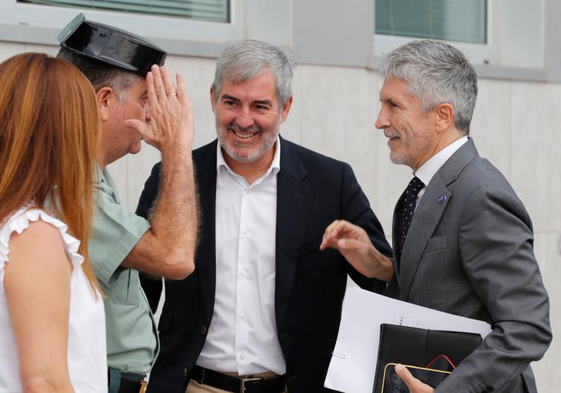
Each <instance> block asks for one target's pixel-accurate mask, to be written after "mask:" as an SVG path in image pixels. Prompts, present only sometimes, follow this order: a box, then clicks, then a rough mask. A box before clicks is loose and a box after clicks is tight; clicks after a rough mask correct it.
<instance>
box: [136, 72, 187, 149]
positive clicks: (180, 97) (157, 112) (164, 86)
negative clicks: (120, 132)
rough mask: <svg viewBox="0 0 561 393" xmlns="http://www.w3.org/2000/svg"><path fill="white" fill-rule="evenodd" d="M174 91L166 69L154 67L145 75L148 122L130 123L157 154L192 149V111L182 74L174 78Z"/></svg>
mask: <svg viewBox="0 0 561 393" xmlns="http://www.w3.org/2000/svg"><path fill="white" fill-rule="evenodd" d="M176 80H177V87H176V86H175V84H174V83H173V80H172V78H171V76H170V74H169V71H168V70H167V69H166V68H165V67H158V66H157V65H153V66H152V68H151V71H150V72H149V73H148V75H146V83H147V84H148V103H149V105H150V120H149V121H148V122H147V123H144V122H142V121H140V120H136V119H129V120H127V121H126V122H125V124H126V125H127V126H128V127H132V128H134V129H136V130H137V131H138V132H139V133H140V135H141V136H142V139H144V141H145V142H146V143H148V144H150V145H152V146H154V147H155V148H157V149H158V150H160V151H161V150H162V149H165V148H167V147H168V146H170V147H174V146H175V147H178V146H182V147H184V146H185V144H187V145H188V147H190V146H191V144H192V143H193V139H194V128H195V122H194V119H193V109H192V107H191V102H190V101H189V97H188V95H187V91H186V88H185V81H184V79H183V76H182V75H181V74H177V75H176Z"/></svg>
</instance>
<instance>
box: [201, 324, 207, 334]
mask: <svg viewBox="0 0 561 393" xmlns="http://www.w3.org/2000/svg"><path fill="white" fill-rule="evenodd" d="M201 334H202V335H203V336H204V335H205V334H206V326H205V325H201Z"/></svg>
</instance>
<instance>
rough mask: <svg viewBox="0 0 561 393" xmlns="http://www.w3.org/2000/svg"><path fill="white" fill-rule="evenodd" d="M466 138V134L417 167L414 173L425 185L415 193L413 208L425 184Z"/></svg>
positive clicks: (418, 200) (423, 190)
mask: <svg viewBox="0 0 561 393" xmlns="http://www.w3.org/2000/svg"><path fill="white" fill-rule="evenodd" d="M468 140H469V138H468V137H467V135H466V136H463V137H461V138H460V139H458V140H457V141H454V142H453V143H451V144H449V145H448V146H446V147H445V148H444V149H442V150H440V151H439V152H438V153H436V154H435V155H434V156H432V157H431V158H430V159H429V160H428V161H427V162H425V163H424V164H423V165H422V166H421V167H420V168H419V169H417V172H415V173H414V174H415V176H417V177H418V178H419V180H421V181H422V182H423V184H424V185H425V186H424V187H423V188H422V189H421V191H419V194H418V195H417V205H416V206H415V210H417V206H419V202H420V201H421V198H422V197H423V194H424V193H425V189H426V188H427V185H428V184H429V183H430V181H431V179H432V178H433V176H434V175H436V172H438V170H439V169H440V168H442V165H444V164H445V163H446V161H448V159H450V157H452V155H453V154H454V153H455V152H456V151H458V149H459V148H460V147H462V145H463V144H464V143H467V141H468Z"/></svg>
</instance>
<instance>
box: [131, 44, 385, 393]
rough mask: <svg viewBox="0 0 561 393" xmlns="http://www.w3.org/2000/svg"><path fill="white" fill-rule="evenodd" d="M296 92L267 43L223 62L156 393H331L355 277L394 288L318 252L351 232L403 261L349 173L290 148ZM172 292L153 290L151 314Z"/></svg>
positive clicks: (155, 284) (155, 285) (156, 285)
mask: <svg viewBox="0 0 561 393" xmlns="http://www.w3.org/2000/svg"><path fill="white" fill-rule="evenodd" d="M291 80H292V65H291V62H290V61H289V60H288V59H287V57H286V55H285V54H284V53H283V52H282V51H281V50H280V49H278V48H276V47H274V46H272V45H269V44H266V43H262V42H258V41H243V42H238V43H234V44H233V45H230V46H229V47H228V48H227V49H226V50H225V51H224V52H223V54H222V55H221V57H220V58H219V59H218V63H217V71H216V76H215V81H214V83H213V86H212V88H211V103H212V106H213V111H214V113H215V116H216V126H217V134H218V140H215V141H214V142H212V143H210V144H208V145H206V146H203V147H201V148H199V149H197V150H195V151H194V152H193V159H194V163H195V168H196V177H197V179H198V185H199V193H200V198H199V199H200V201H201V206H200V211H201V216H202V222H201V226H200V236H199V237H200V244H199V247H198V250H197V257H196V270H195V272H194V273H193V274H192V275H191V276H189V277H188V278H187V279H186V280H183V281H178V282H166V283H165V304H164V306H163V311H162V315H161V318H160V322H159V333H160V340H161V351H160V355H159V357H158V360H157V361H156V364H155V366H154V368H153V369H152V372H151V375H150V381H149V386H148V392H166V393H184V392H185V391H187V392H189V393H190V392H203V391H204V392H223V391H229V392H239V391H244V390H243V388H246V389H247V390H246V391H247V392H263V393H266V392H270V393H278V392H284V391H286V390H288V392H291V393H293V392H301V393H310V392H321V391H327V389H324V388H323V383H324V380H325V376H326V373H327V368H328V365H329V361H330V359H331V352H332V350H333V348H334V346H335V341H336V336H337V331H338V328H339V323H340V314H341V306H342V301H343V296H344V294H345V288H346V284H347V274H350V275H351V277H352V278H353V280H354V281H355V282H356V283H358V284H359V285H360V286H362V287H364V288H367V289H370V290H382V289H384V288H385V286H386V284H385V283H383V282H381V281H379V280H375V279H367V278H366V277H364V276H363V275H361V274H360V273H359V272H357V271H356V270H355V269H354V268H352V267H351V266H350V265H349V264H348V263H347V262H346V261H345V259H344V258H343V257H342V256H341V255H340V254H339V253H338V252H337V251H335V250H329V251H327V252H325V251H324V252H322V251H320V250H319V246H320V243H321V240H322V236H323V232H324V230H325V228H326V227H327V225H328V224H329V223H331V222H332V221H333V220H335V219H345V220H348V221H350V222H353V223H356V224H357V225H360V226H361V227H363V228H364V229H365V231H366V233H367V236H368V237H369V239H370V241H372V242H373V243H374V244H375V245H376V247H377V249H379V250H380V251H381V252H382V253H384V255H386V256H388V257H389V256H391V249H390V247H389V244H388V243H387V242H386V240H385V238H384V233H383V230H382V228H381V225H380V223H379V222H378V220H377V218H376V216H375V215H374V213H373V212H372V210H371V208H370V206H369V203H368V200H367V198H366V196H365V195H364V193H363V192H362V190H361V188H360V186H359V184H358V182H357V180H356V178H355V176H354V174H353V171H352V169H351V168H350V166H349V165H347V164H345V163H342V162H339V161H336V160H333V159H331V158H328V157H325V156H322V155H320V154H318V153H315V152H313V151H310V150H308V149H305V148H303V147H300V146H298V145H296V144H294V143H291V142H289V141H286V140H284V139H282V138H280V137H279V136H278V130H279V127H280V124H281V123H282V122H283V121H284V120H285V119H286V117H287V116H288V113H289V111H290V106H291V104H292V92H291V87H290V86H291ZM160 171H161V167H160V164H157V165H156V166H155V167H154V169H153V171H152V174H151V176H150V178H149V179H148V181H147V182H146V186H145V189H144V192H143V194H142V196H141V199H140V203H139V207H138V211H137V212H138V213H139V214H140V215H143V216H147V215H148V214H149V210H150V208H151V206H152V204H153V203H154V199H155V197H156V195H157V190H158V188H159V186H160V185H159V179H160V176H159V174H160ZM250 197H251V198H255V199H247V198H250ZM156 203H157V201H156ZM247 237H251V238H253V239H254V241H253V242H252V240H249V241H248V240H247ZM261 270H264V271H265V273H262V271H261ZM161 287H162V284H161V281H153V280H149V279H145V280H144V288H145V290H146V293H147V294H148V297H149V298H150V302H151V304H152V306H153V307H155V306H156V305H157V303H158V299H159V296H160V292H161ZM248 293H249V294H250V295H249V296H247V294H248ZM252 305H253V307H251V306H252ZM252 312H253V314H252ZM248 326H249V327H248ZM186 389H187V390H186Z"/></svg>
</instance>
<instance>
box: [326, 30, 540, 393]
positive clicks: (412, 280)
mask: <svg viewBox="0 0 561 393" xmlns="http://www.w3.org/2000/svg"><path fill="white" fill-rule="evenodd" d="M381 74H382V76H383V78H384V85H383V87H382V90H381V91H380V101H381V110H380V115H379V117H378V120H377V122H376V127H377V128H379V129H383V130H384V134H385V136H386V137H387V138H389V141H388V145H389V147H390V150H391V155H390V158H391V160H392V161H393V162H394V163H397V164H405V165H408V166H409V167H411V169H413V171H414V174H415V177H414V180H412V181H411V183H410V186H408V187H407V190H406V191H405V192H404V193H403V195H402V196H401V198H400V199H399V201H398V202H397V205H396V208H395V212H394V220H393V247H394V251H395V258H394V259H393V261H392V262H393V264H394V271H395V274H394V275H393V279H392V281H391V283H390V285H389V287H388V293H390V294H393V295H394V296H396V297H398V298H399V299H401V300H405V301H408V302H411V303H415V304H419V305H421V306H425V307H429V308H432V309H436V310H440V311H445V312H448V313H452V314H456V315H461V316H464V317H469V318H475V319H479V320H484V321H487V322H488V323H490V324H491V326H492V329H493V330H492V332H491V333H490V334H489V335H488V336H487V337H486V338H485V339H484V340H483V342H482V344H481V345H480V346H479V347H478V348H477V349H476V350H475V351H474V352H473V353H472V354H471V355H470V356H468V357H467V358H466V359H465V360H464V361H463V362H462V363H461V364H460V365H459V366H458V367H457V368H456V369H455V370H454V371H453V372H452V374H451V375H450V376H449V377H448V378H446V379H445V380H444V382H442V384H441V385H439V386H438V387H437V388H436V389H434V391H436V392H454V393H463V392H466V393H467V392H473V393H476V392H477V393H479V392H495V393H497V392H505V393H518V392H532V393H534V392H536V391H537V390H536V384H535V381H534V376H533V374H532V370H531V368H530V366H529V364H530V362H532V361H535V360H539V359H540V358H541V357H542V356H543V354H544V353H545V351H546V350H547V348H548V346H549V344H550V341H551V327H550V323H549V301H548V296H547V293H546V290H545V288H544V286H543V282H542V278H541V275H540V271H539V268H538V264H537V262H536V259H535V256H534V253H533V233H532V223H531V221H530V217H529V216H528V213H527V212H526V209H525V208H524V205H523V204H522V202H521V201H520V199H518V197H517V196H516V194H515V192H514V190H513V189H512V188H511V186H510V185H509V183H508V181H507V180H506V179H505V178H504V176H503V175H502V174H501V173H500V172H499V171H498V170H497V169H496V168H495V167H494V166H493V165H491V164H490V163H489V161H487V160H486V159H484V158H481V157H480V156H479V154H478V153H477V150H476V148H475V145H474V142H473V140H472V139H470V138H469V137H468V133H469V126H470V121H471V118H472V114H473V110H474V107H475V101H476V98H477V75H476V73H475V70H474V69H473V67H472V66H471V64H470V63H469V62H468V61H467V59H466V58H465V57H464V55H463V54H462V53H461V52H459V51H458V50H457V49H455V48H453V47H452V46H450V45H448V44H445V43H441V42H436V41H414V42H412V43H409V44H407V45H404V46H402V47H400V48H397V49H395V50H394V51H393V52H391V53H390V54H389V55H388V56H387V57H386V58H385V59H384V61H383V62H382V66H381ZM321 247H322V249H323V248H326V247H333V248H338V249H339V250H340V252H341V253H342V254H343V255H344V256H345V257H346V258H347V260H348V261H349V262H350V263H351V264H352V265H354V266H356V267H357V268H358V267H360V268H361V269H363V270H364V271H368V270H369V269H378V272H377V271H374V270H373V271H372V272H371V274H368V275H369V276H371V277H377V276H379V274H380V272H379V271H382V270H384V269H383V266H387V258H386V257H384V256H383V255H380V253H379V252H378V251H377V250H376V246H375V245H372V244H371V243H370V242H369V240H368V239H367V238H366V237H365V232H364V231H363V230H362V229H361V228H359V227H357V226H356V225H353V224H351V223H347V222H342V221H338V222H335V223H333V224H332V225H330V226H329V227H328V229H327V230H326V235H325V239H324V243H323V244H322V246H321ZM387 274H388V273H387ZM373 312H375V311H373ZM396 371H397V372H398V374H399V376H400V377H401V378H402V379H403V380H404V381H405V383H406V384H407V385H408V386H409V388H410V389H411V391H412V392H413V393H419V392H422V393H424V392H433V388H431V387H430V386H428V385H425V384H423V383H422V382H420V381H419V380H417V379H415V378H413V377H412V376H411V374H410V373H409V371H408V370H407V369H405V368H404V367H403V366H398V367H396Z"/></svg>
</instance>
